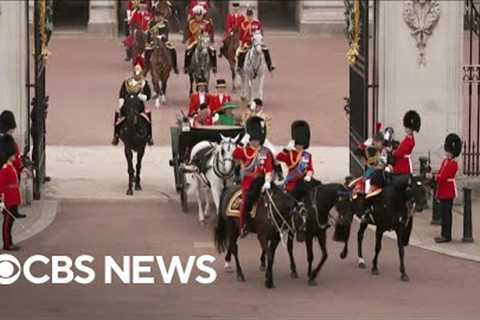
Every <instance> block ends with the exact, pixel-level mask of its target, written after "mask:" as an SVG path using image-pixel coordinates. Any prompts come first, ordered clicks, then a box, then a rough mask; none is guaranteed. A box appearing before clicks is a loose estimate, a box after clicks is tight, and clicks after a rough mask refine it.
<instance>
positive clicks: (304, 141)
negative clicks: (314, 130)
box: [291, 120, 310, 149]
mask: <svg viewBox="0 0 480 320" xmlns="http://www.w3.org/2000/svg"><path fill="white" fill-rule="evenodd" d="M291 130H292V139H293V140H294V141H295V144H299V145H302V146H303V147H304V148H305V149H307V148H308V147H309V146H310V126H309V125H308V122H307V121H304V120H297V121H294V122H293V123H292V126H291Z"/></svg>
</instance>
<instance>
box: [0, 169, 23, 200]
mask: <svg viewBox="0 0 480 320" xmlns="http://www.w3.org/2000/svg"><path fill="white" fill-rule="evenodd" d="M1 197H3V198H4V203H5V206H6V207H7V208H11V207H13V206H18V205H19V204H20V203H21V202H22V200H21V196H20V186H19V183H18V173H17V170H15V167H14V165H13V163H10V162H7V163H6V164H5V165H4V166H3V167H2V168H1V169H0V198H1Z"/></svg>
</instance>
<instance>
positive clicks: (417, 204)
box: [351, 176, 427, 281]
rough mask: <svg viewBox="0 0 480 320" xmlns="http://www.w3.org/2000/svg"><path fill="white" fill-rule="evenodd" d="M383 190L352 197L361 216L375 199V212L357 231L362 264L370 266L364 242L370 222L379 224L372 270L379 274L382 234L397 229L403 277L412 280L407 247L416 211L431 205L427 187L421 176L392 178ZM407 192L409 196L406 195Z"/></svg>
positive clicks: (373, 206)
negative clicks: (365, 258) (406, 267)
mask: <svg viewBox="0 0 480 320" xmlns="http://www.w3.org/2000/svg"><path fill="white" fill-rule="evenodd" d="M392 179H393V181H392V182H390V183H388V184H387V185H386V186H385V187H384V188H383V192H382V193H381V194H379V195H377V196H375V197H373V198H371V199H367V198H366V197H365V195H363V194H359V195H358V197H357V198H356V199H355V200H352V207H351V208H352V210H353V212H354V213H356V214H357V215H359V214H360V212H362V210H364V203H365V201H370V202H371V208H372V211H371V215H370V217H368V218H367V219H364V220H362V221H361V223H360V229H359V230H358V234H357V241H358V267H359V268H362V269H363V268H366V264H365V260H364V259H363V252H362V242H363V237H364V234H365V230H366V229H367V227H368V225H369V224H372V225H375V226H376V232H375V256H374V258H373V261H372V269H371V273H372V274H373V275H378V274H379V271H378V256H379V254H380V250H381V249H382V237H383V233H384V232H386V231H392V230H393V231H395V234H396V236H397V246H398V253H399V258H400V274H401V277H400V279H401V280H402V281H409V277H408V275H407V273H406V271H405V262H404V255H405V248H404V247H405V246H407V245H408V242H409V239H410V233H411V231H412V228H413V214H412V213H413V211H415V212H422V211H423V209H424V208H425V207H426V205H427V198H426V194H427V192H426V188H425V186H424V183H423V181H422V178H420V177H414V176H412V177H409V176H403V177H392ZM405 195H406V196H405Z"/></svg>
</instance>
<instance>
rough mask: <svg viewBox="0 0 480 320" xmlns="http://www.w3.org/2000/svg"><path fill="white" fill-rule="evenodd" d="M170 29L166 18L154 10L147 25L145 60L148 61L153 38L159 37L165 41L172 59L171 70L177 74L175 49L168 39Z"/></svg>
mask: <svg viewBox="0 0 480 320" xmlns="http://www.w3.org/2000/svg"><path fill="white" fill-rule="evenodd" d="M169 33H170V29H169V27H168V20H167V19H166V18H165V17H163V15H162V14H161V12H160V11H155V17H154V20H153V21H152V22H150V25H149V32H148V43H149V45H150V47H149V48H147V53H146V60H147V61H150V56H151V54H152V48H153V47H154V45H155V44H154V39H155V38H156V37H160V38H161V40H162V41H163V42H164V43H165V45H166V47H167V49H168V51H169V52H170V57H171V61H172V66H173V71H174V72H175V73H176V74H178V64H177V50H176V49H175V46H174V45H173V43H172V42H171V41H169V40H168V36H169Z"/></svg>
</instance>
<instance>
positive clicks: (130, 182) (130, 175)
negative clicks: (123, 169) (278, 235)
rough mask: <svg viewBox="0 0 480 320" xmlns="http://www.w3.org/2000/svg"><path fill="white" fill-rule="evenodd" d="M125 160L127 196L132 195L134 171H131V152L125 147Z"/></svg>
mask: <svg viewBox="0 0 480 320" xmlns="http://www.w3.org/2000/svg"><path fill="white" fill-rule="evenodd" d="M125 158H126V159H127V166H128V189H127V196H132V195H133V190H132V185H133V176H134V174H135V171H134V170H133V152H132V150H131V149H130V148H127V147H126V146H125Z"/></svg>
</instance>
